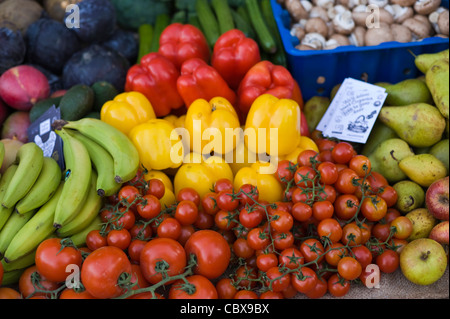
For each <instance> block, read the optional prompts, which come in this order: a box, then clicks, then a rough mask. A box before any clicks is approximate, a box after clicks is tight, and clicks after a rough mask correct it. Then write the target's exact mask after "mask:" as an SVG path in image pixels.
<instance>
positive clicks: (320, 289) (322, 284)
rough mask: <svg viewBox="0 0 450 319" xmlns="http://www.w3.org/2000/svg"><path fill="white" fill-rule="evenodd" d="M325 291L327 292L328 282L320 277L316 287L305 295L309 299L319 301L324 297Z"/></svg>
mask: <svg viewBox="0 0 450 319" xmlns="http://www.w3.org/2000/svg"><path fill="white" fill-rule="evenodd" d="M327 291H328V282H327V281H326V280H325V278H324V277H323V276H322V277H320V278H318V279H317V283H316V285H315V286H314V287H313V288H312V289H311V290H310V291H308V292H306V293H305V295H306V296H307V297H308V298H310V299H319V298H322V297H323V296H325V294H326V293H327Z"/></svg>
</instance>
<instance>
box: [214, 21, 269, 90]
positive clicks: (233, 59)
mask: <svg viewBox="0 0 450 319" xmlns="http://www.w3.org/2000/svg"><path fill="white" fill-rule="evenodd" d="M260 61H261V55H260V51H259V46H258V43H257V42H256V41H255V40H253V39H252V38H248V37H247V36H246V35H245V34H244V32H242V31H241V30H239V29H232V30H229V31H227V32H225V33H223V34H222V35H221V36H220V37H219V38H218V39H217V41H216V43H215V45H214V49H213V54H212V57H211V65H212V66H213V67H214V68H215V69H216V70H217V71H218V72H219V73H220V75H222V77H223V78H224V80H225V81H227V83H228V85H229V86H230V88H232V89H233V90H237V88H238V87H239V83H240V82H241V80H242V79H243V78H244V76H245V74H246V73H247V71H248V70H249V69H250V68H251V67H252V66H254V65H255V64H256V63H258V62H260Z"/></svg>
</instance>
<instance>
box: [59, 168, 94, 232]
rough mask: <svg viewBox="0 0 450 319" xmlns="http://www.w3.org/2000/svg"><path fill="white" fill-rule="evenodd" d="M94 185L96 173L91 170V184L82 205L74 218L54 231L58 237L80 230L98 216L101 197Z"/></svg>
mask: <svg viewBox="0 0 450 319" xmlns="http://www.w3.org/2000/svg"><path fill="white" fill-rule="evenodd" d="M96 186H97V173H96V172H95V171H92V175H91V186H90V188H89V193H88V196H87V198H86V201H85V202H84V205H83V207H82V208H81V210H80V212H79V213H78V214H77V216H76V217H75V218H74V219H72V220H71V221H70V222H69V223H68V224H66V225H64V226H63V227H61V228H59V229H58V230H57V231H56V234H57V235H58V237H69V236H72V235H74V234H76V233H78V232H80V231H82V230H83V229H84V228H86V227H87V226H89V224H90V223H91V222H92V221H93V220H94V219H95V217H97V216H98V213H99V212H100V209H101V207H102V205H103V198H102V197H100V196H99V195H98V194H97V187H96Z"/></svg>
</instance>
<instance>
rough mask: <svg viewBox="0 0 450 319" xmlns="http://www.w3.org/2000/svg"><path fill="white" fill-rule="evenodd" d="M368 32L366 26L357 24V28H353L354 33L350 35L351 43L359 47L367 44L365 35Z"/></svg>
mask: <svg viewBox="0 0 450 319" xmlns="http://www.w3.org/2000/svg"><path fill="white" fill-rule="evenodd" d="M365 34H366V28H364V27H361V26H357V27H356V28H355V30H353V32H352V34H350V36H349V41H350V44H353V45H354V46H357V47H362V46H364V45H365V41H364V37H365Z"/></svg>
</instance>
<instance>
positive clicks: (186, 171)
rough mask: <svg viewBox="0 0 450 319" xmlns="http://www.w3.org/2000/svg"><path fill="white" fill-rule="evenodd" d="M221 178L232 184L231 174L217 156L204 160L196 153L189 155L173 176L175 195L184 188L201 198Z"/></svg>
mask: <svg viewBox="0 0 450 319" xmlns="http://www.w3.org/2000/svg"><path fill="white" fill-rule="evenodd" d="M221 178H227V179H229V180H230V181H231V182H233V172H232V170H231V168H230V165H228V163H226V162H225V161H224V160H223V158H221V157H218V156H210V157H208V158H206V157H205V156H202V155H200V154H197V153H190V154H188V155H187V156H186V157H185V160H184V163H183V165H181V167H180V168H179V169H178V171H177V173H176V174H175V178H174V188H175V194H178V192H179V191H180V190H181V189H183V188H185V187H192V188H194V189H195V190H196V191H197V192H198V193H199V195H200V196H201V197H203V196H204V195H205V194H207V193H208V192H210V191H211V189H212V188H213V187H214V183H215V182H216V181H218V180H219V179H221Z"/></svg>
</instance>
